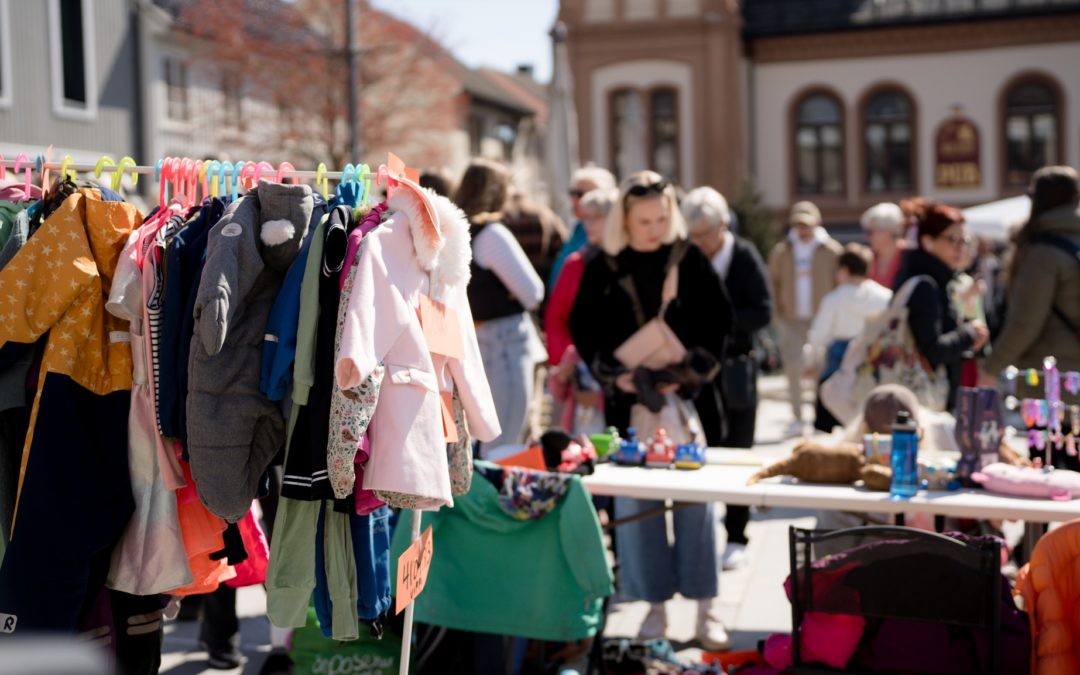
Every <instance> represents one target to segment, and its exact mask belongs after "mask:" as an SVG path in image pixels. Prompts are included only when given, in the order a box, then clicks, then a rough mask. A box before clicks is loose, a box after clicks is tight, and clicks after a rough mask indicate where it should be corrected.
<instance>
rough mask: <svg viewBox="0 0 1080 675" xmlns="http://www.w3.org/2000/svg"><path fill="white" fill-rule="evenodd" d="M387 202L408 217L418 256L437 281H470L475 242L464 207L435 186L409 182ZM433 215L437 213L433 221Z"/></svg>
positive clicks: (454, 284)
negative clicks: (408, 184) (444, 195)
mask: <svg viewBox="0 0 1080 675" xmlns="http://www.w3.org/2000/svg"><path fill="white" fill-rule="evenodd" d="M421 200H424V201H426V202H427V204H426V205H425V204H424V203H423V202H422V201H421ZM387 205H388V206H389V207H390V209H391V210H392V211H394V212H401V213H403V214H405V216H406V217H407V218H408V219H409V232H410V233H411V234H412V240H413V248H414V249H415V251H416V260H417V262H419V263H420V267H421V268H422V269H423V270H424V271H425V272H429V273H430V274H431V275H432V283H433V284H434V285H441V284H445V285H451V286H456V285H464V284H467V283H468V282H469V276H470V274H469V265H470V264H471V263H472V246H471V239H470V236H469V221H468V219H466V218H465V214H464V213H463V212H462V211H461V209H459V208H458V207H457V206H456V205H455V204H454V203H453V202H451V201H450V200H449V199H447V198H446V197H442V196H440V195H437V194H435V192H433V191H432V190H429V189H427V188H420V189H419V190H413V189H412V188H411V187H408V186H402V187H401V188H399V189H397V190H395V191H394V193H393V195H391V197H390V199H389V200H387ZM430 216H434V218H435V220H434V222H432V219H431V217H430Z"/></svg>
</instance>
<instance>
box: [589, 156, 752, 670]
mask: <svg viewBox="0 0 1080 675" xmlns="http://www.w3.org/2000/svg"><path fill="white" fill-rule="evenodd" d="M685 237H686V226H685V224H684V223H683V219H682V216H681V215H680V213H679V209H678V205H677V204H676V199H675V189H674V187H673V186H671V185H670V184H669V183H668V182H667V181H665V180H664V179H663V178H662V177H661V176H660V175H659V174H657V173H655V172H652V171H642V172H640V173H637V174H634V175H632V176H630V177H629V178H627V179H626V180H625V181H623V184H622V186H621V188H620V190H619V200H618V201H617V202H616V203H615V204H614V205H613V206H612V208H611V212H610V213H609V214H608V220H607V223H606V225H605V228H604V235H603V238H602V240H601V248H602V251H601V252H600V254H599V255H597V256H595V257H594V258H592V260H590V261H589V262H588V263H587V265H586V267H585V272H584V274H583V276H582V279H581V287H580V290H579V291H578V295H577V298H576V299H575V301H574V308H573V310H572V311H571V313H570V333H571V336H572V337H573V339H574V345H575V346H576V347H577V350H578V352H579V353H580V354H581V357H582V359H583V360H584V361H585V363H587V364H589V366H590V367H591V368H592V369H593V373H594V374H595V375H596V376H597V379H598V380H600V381H601V382H602V383H604V385H605V398H604V403H605V408H604V413H605V415H606V417H607V422H608V424H611V425H613V426H615V427H617V428H619V429H620V430H621V431H624V432H625V431H626V428H627V426H628V425H629V422H630V408H631V406H632V405H633V404H634V403H635V402H637V400H638V398H639V391H638V388H637V386H636V385H635V381H640V380H635V377H634V373H632V372H630V371H629V370H627V369H626V368H624V367H623V365H622V364H621V363H620V362H619V360H618V359H617V358H616V357H615V351H616V349H617V348H618V347H619V346H620V345H621V344H622V343H623V342H624V341H625V340H626V339H627V338H629V337H630V336H631V335H633V334H634V333H635V332H637V330H638V328H639V326H641V325H642V324H643V323H645V322H647V321H649V320H651V319H653V318H654V317H656V316H657V314H658V313H659V310H660V307H661V296H662V287H663V285H664V280H665V277H666V276H667V272H668V267H669V264H677V265H678V268H677V269H678V292H677V294H676V296H675V299H674V300H673V301H672V302H671V304H670V305H669V306H668V309H667V311H666V313H665V315H664V320H665V321H666V322H667V324H668V326H669V327H670V328H671V330H672V331H673V332H674V333H675V335H676V336H678V338H679V340H680V341H681V342H682V344H683V346H685V347H686V348H687V349H688V350H694V349H695V348H696V349H700V350H703V351H705V352H707V353H708V354H710V355H711V356H712V358H714V359H716V360H719V359H721V358H722V357H723V355H724V347H725V343H726V342H727V339H728V336H729V335H730V333H731V327H732V312H731V305H730V303H729V302H728V299H727V293H726V292H725V290H724V286H723V284H722V283H721V282H720V278H719V277H718V276H717V275H716V273H715V272H714V271H713V269H712V266H711V265H710V264H709V260H708V259H707V258H706V257H705V256H704V255H703V254H702V253H701V251H699V250H698V249H697V248H695V247H694V246H692V245H690V244H689V243H688V242H686V240H685ZM673 253H674V255H673ZM631 293H633V295H636V296H637V298H638V303H637V305H638V307H637V308H635V303H634V301H633V299H632V297H631ZM636 309H639V310H640V311H636ZM674 388H675V387H674V386H671V385H668V388H667V389H664V388H661V392H662V393H672V392H673V390H674ZM697 407H698V409H699V410H702V409H706V408H708V409H711V412H712V414H713V415H715V416H717V417H719V416H720V415H721V414H722V413H721V410H720V400H719V397H718V396H717V393H716V391H715V389H714V388H713V386H712V384H711V383H708V382H707V383H706V384H705V385H704V386H702V387H701V388H700V389H699V391H698V396H697ZM643 440H646V439H643ZM706 440H707V441H708V442H709V444H710V445H716V444H719V442H720V440H721V439H720V438H717V437H715V436H714V437H712V438H708V437H707V438H706ZM661 505H662V504H661V502H655V501H647V500H638V499H631V498H621V497H618V498H616V500H615V515H616V516H617V517H619V518H623V517H628V516H632V515H635V514H636V513H641V512H643V511H646V510H649V509H652V508H656V507H657V506H661ZM715 525H716V519H715V516H714V514H713V509H712V505H711V504H708V505H705V504H702V505H695V506H691V507H688V508H684V509H680V510H679V511H676V512H675V514H674V526H675V546H674V550H672V549H671V547H670V546H669V545H668V539H667V528H666V525H665V522H664V519H663V518H645V519H642V520H637V521H635V522H632V523H628V524H626V525H625V526H623V527H620V528H619V532H618V537H617V538H616V549H617V552H618V557H619V560H620V563H621V571H620V587H621V592H622V594H623V595H624V596H626V597H630V598H635V599H639V600H648V601H649V602H651V603H652V609H651V610H650V612H649V615H648V616H647V617H646V620H645V622H644V623H643V624H642V628H641V637H642V638H655V637H662V636H663V634H664V632H665V630H666V628H667V618H666V615H665V613H664V601H665V600H668V599H669V598H671V597H672V596H673V595H674V593H675V591H676V590H678V591H679V592H680V593H681V594H682V595H683V596H684V597H686V598H692V599H696V600H698V601H699V602H698V617H697V633H698V638H699V639H700V640H701V642H702V643H703V645H704V646H705V647H706V648H709V649H722V648H725V647H726V646H727V644H728V637H727V633H726V632H725V631H724V627H723V625H722V624H721V623H720V620H719V617H718V615H717V608H716V606H715V602H714V601H715V600H716V596H717V594H718V591H719V568H718V565H717V559H716V554H717V551H716V539H715Z"/></svg>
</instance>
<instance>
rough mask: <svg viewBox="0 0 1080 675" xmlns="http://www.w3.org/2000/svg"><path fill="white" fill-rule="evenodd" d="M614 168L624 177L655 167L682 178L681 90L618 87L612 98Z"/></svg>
mask: <svg viewBox="0 0 1080 675" xmlns="http://www.w3.org/2000/svg"><path fill="white" fill-rule="evenodd" d="M608 106H609V108H608V112H609V120H610V121H609V124H610V127H609V128H610V132H611V137H610V138H611V145H610V148H611V164H610V166H611V168H612V170H613V171H614V172H615V175H616V176H618V177H619V178H624V177H626V176H627V175H629V174H631V173H634V172H635V171H641V170H642V169H653V170H655V171H657V172H658V173H660V174H661V175H663V176H665V177H666V178H668V179H670V180H674V181H677V180H678V179H679V162H680V156H679V92H678V91H677V90H676V89H674V88H673V87H670V86H662V87H656V88H654V89H651V90H648V91H646V92H642V91H640V90H638V89H617V90H615V91H613V92H612V93H611V95H610V97H609V99H608Z"/></svg>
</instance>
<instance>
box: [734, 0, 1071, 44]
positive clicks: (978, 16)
mask: <svg viewBox="0 0 1080 675" xmlns="http://www.w3.org/2000/svg"><path fill="white" fill-rule="evenodd" d="M1078 11H1080V0H745V2H744V4H743V10H742V12H743V30H744V32H745V33H746V35H747V36H748V37H765V36H770V35H794V34H800V33H819V32H828V31H837V30H859V29H866V28H881V27H886V26H904V25H926V24H932V23H945V22H950V21H971V20H983V19H1003V18H1014V17H1020V16H1034V15H1045V14H1048V13H1065V12H1078Z"/></svg>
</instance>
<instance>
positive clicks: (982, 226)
mask: <svg viewBox="0 0 1080 675" xmlns="http://www.w3.org/2000/svg"><path fill="white" fill-rule="evenodd" d="M1030 215H1031V199H1030V198H1029V197H1028V196H1027V195H1020V196H1019V197H1009V198H1008V199H1001V200H998V201H996V202H989V203H987V204H980V205H978V206H972V207H971V208H968V209H964V219H965V220H967V226H968V229H970V230H971V234H973V235H975V236H976V237H979V238H980V239H990V240H992V241H1008V239H1009V234H1010V233H1011V232H1012V231H1013V228H1015V227H1019V226H1020V225H1023V224H1024V223H1025V222H1027V219H1028V217H1029V216H1030Z"/></svg>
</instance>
